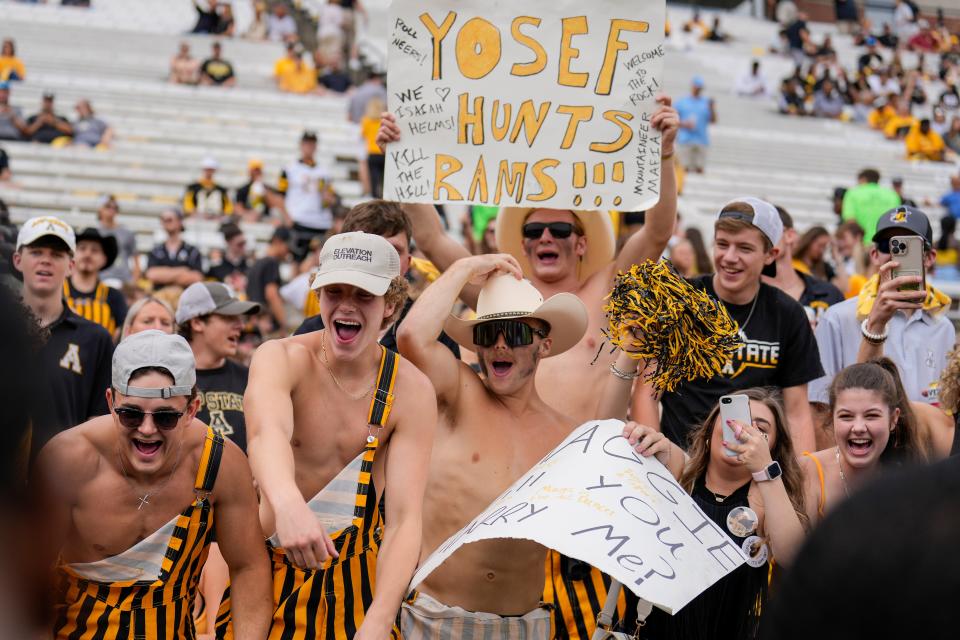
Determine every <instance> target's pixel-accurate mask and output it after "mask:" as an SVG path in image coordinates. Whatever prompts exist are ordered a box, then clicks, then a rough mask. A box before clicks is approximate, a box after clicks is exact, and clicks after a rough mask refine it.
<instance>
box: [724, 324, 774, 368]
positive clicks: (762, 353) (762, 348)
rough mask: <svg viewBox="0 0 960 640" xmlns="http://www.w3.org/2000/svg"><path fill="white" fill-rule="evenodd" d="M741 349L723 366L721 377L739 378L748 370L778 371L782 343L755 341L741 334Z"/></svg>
mask: <svg viewBox="0 0 960 640" xmlns="http://www.w3.org/2000/svg"><path fill="white" fill-rule="evenodd" d="M740 341H741V344H740V348H739V349H737V351H736V353H734V354H733V357H731V358H730V359H729V360H727V363H726V364H725V365H723V369H722V370H721V371H720V375H722V376H726V377H727V378H731V379H733V378H737V377H739V376H740V374H742V373H743V372H744V371H746V370H747V369H748V368H751V367H753V368H755V369H776V368H777V365H778V364H780V342H767V341H765V340H754V339H752V338H748V337H747V336H745V335H744V334H743V332H742V331H741V332H740Z"/></svg>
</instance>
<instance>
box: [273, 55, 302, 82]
mask: <svg viewBox="0 0 960 640" xmlns="http://www.w3.org/2000/svg"><path fill="white" fill-rule="evenodd" d="M296 66H297V61H296V60H291V59H290V58H288V57H286V56H284V57H282V58H280V59H279V60H277V61H276V62H275V63H274V64H273V75H275V76H276V77H278V78H282V77H283V76H285V75H287V74H288V73H290V71H292V70H293V69H295V68H296Z"/></svg>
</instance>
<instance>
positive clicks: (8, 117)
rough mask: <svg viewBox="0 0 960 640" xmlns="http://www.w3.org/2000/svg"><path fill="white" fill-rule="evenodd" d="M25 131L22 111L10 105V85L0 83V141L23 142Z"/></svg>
mask: <svg viewBox="0 0 960 640" xmlns="http://www.w3.org/2000/svg"><path fill="white" fill-rule="evenodd" d="M26 130H27V123H26V121H25V120H24V119H23V111H22V110H21V109H20V107H15V106H13V105H12V104H10V83H9V82H2V81H0V140H23V136H24V134H25V132H26Z"/></svg>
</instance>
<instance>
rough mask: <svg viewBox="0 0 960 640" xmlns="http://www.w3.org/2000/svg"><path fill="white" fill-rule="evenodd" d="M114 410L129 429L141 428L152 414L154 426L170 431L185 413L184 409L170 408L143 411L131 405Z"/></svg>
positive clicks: (121, 422)
mask: <svg viewBox="0 0 960 640" xmlns="http://www.w3.org/2000/svg"><path fill="white" fill-rule="evenodd" d="M114 411H116V413H117V418H119V419H120V424H122V425H123V426H125V427H126V428H127V429H139V428H140V425H142V424H143V420H144V418H146V416H151V417H152V418H153V424H154V426H155V427H156V428H157V429H160V430H161V431H170V430H171V429H173V428H175V427H176V426H177V424H178V423H179V422H180V418H182V417H183V413H184V412H183V411H169V410H168V411H153V412H150V411H141V410H140V409H133V408H131V407H117V408H116V409H114Z"/></svg>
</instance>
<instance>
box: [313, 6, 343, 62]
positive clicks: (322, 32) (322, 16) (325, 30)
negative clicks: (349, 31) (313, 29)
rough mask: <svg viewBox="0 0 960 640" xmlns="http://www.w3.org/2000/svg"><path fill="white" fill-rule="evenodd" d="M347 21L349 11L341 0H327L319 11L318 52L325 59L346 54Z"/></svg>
mask: <svg viewBox="0 0 960 640" xmlns="http://www.w3.org/2000/svg"><path fill="white" fill-rule="evenodd" d="M346 21H347V12H346V10H345V9H344V7H343V3H342V2H341V0H327V3H326V4H324V5H322V6H321V7H320V8H319V10H318V11H317V53H319V54H320V55H322V56H323V58H324V59H325V60H328V59H330V58H331V57H332V56H334V55H337V54H340V55H341V56H342V55H343V54H344V52H345V50H346V47H345V46H344V45H345V44H346V26H347V25H346ZM318 67H319V65H318Z"/></svg>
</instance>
